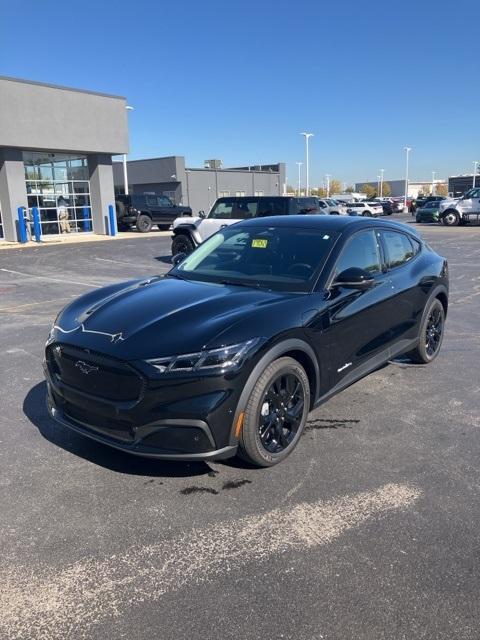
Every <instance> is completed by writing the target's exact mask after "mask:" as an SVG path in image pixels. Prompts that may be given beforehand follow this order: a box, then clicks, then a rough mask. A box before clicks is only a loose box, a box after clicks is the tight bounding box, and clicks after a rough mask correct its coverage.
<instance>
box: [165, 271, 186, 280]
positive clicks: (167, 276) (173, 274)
mask: <svg viewBox="0 0 480 640" xmlns="http://www.w3.org/2000/svg"><path fill="white" fill-rule="evenodd" d="M164 277H165V278H177V280H185V279H186V278H182V276H179V275H178V273H166V274H165V276H164Z"/></svg>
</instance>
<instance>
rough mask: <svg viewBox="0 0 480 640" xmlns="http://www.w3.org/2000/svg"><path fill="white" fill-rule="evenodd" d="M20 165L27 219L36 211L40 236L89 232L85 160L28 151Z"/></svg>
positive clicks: (86, 167) (90, 216)
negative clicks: (23, 182) (24, 189)
mask: <svg viewBox="0 0 480 640" xmlns="http://www.w3.org/2000/svg"><path fill="white" fill-rule="evenodd" d="M23 163H24V166H25V183H26V187H27V198H28V207H29V214H30V219H32V208H33V207H37V208H38V211H39V214H40V224H41V227H42V234H44V235H48V234H63V233H81V232H86V231H92V209H91V202H90V182H89V180H88V177H89V176H88V165H87V158H86V156H83V155H79V154H74V155H67V154H61V153H48V152H36V151H28V152H24V154H23Z"/></svg>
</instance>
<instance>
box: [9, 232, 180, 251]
mask: <svg viewBox="0 0 480 640" xmlns="http://www.w3.org/2000/svg"><path fill="white" fill-rule="evenodd" d="M170 235H171V231H158V230H154V231H149V232H148V233H139V232H138V231H121V232H119V233H117V235H116V236H106V235H99V234H96V233H69V234H63V235H45V236H42V240H41V242H35V241H30V242H25V243H24V244H22V243H21V242H7V241H6V240H3V238H0V251H1V250H2V249H28V248H32V247H36V248H38V247H42V246H44V247H45V246H51V245H52V244H60V245H65V244H79V243H82V242H109V241H113V242H114V241H115V240H122V239H132V238H133V239H140V238H152V237H154V236H157V237H160V238H162V237H165V236H167V237H168V236H170Z"/></svg>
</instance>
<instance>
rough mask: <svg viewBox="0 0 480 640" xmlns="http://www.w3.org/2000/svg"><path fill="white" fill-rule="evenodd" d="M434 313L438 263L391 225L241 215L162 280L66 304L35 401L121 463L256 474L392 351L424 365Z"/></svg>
mask: <svg viewBox="0 0 480 640" xmlns="http://www.w3.org/2000/svg"><path fill="white" fill-rule="evenodd" d="M447 305H448V268H447V263H446V260H445V259H444V258H442V257H440V256H439V255H437V254H436V253H435V252H434V251H433V250H432V249H431V248H430V247H429V246H428V245H427V244H425V243H424V242H423V241H422V240H421V238H419V237H418V236H417V235H416V234H415V232H413V231H410V230H409V229H408V228H407V227H406V226H404V225H401V224H397V223H394V222H390V221H388V222H387V221H377V220H372V219H358V218H350V217H348V218H344V217H331V218H329V217H326V216H318V217H317V216H283V217H272V218H268V219H267V218H256V219H252V220H248V221H244V222H241V223H238V224H235V225H232V226H231V227H229V228H226V229H223V230H221V231H220V232H218V233H217V234H215V235H214V236H212V237H211V238H209V239H208V240H207V241H206V242H204V243H203V244H202V245H201V246H200V247H199V248H198V249H197V250H196V251H194V252H193V253H192V254H190V255H189V256H188V257H183V259H182V257H178V256H177V257H176V264H175V266H174V267H173V268H172V269H171V271H170V272H169V273H167V274H166V275H165V276H164V277H153V278H150V279H148V280H146V279H142V280H137V281H134V282H126V283H120V284H113V285H111V286H108V287H105V288H103V289H99V290H95V291H92V292H90V293H87V294H86V295H84V296H82V297H81V298H78V299H77V300H75V301H74V302H72V303H71V304H69V305H68V306H67V307H66V308H65V309H64V310H63V311H62V312H61V313H60V314H59V316H58V317H57V319H56V320H55V323H54V325H53V327H52V329H51V332H50V336H49V338H48V341H47V346H46V358H45V373H46V378H47V383H48V384H47V387H48V398H47V404H48V407H49V411H50V413H51V415H52V416H53V417H54V418H55V419H57V420H58V421H59V422H61V423H62V424H63V425H65V426H67V427H69V428H71V429H74V430H75V431H78V432H80V433H82V434H84V435H85V436H88V437H90V438H93V439H94V440H97V441H98V442H102V443H105V444H107V445H110V446H112V447H117V448H118V449H122V450H124V451H128V452H131V453H134V454H138V455H143V456H149V457H157V458H165V459H184V460H195V459H201V460H210V459H218V458H227V457H229V456H233V455H235V454H236V453H238V454H239V455H240V456H242V457H243V458H245V459H246V460H248V461H250V462H252V463H254V464H256V465H259V466H270V465H273V464H276V463H278V462H280V461H281V460H283V459H284V458H285V457H286V456H287V455H288V454H289V453H290V452H291V451H292V450H293V449H294V447H295V445H296V444H297V442H298V440H299V438H300V436H301V433H302V430H303V428H304V426H305V423H306V421H307V416H308V413H309V411H311V410H312V409H313V408H314V407H317V406H318V405H319V404H320V403H322V402H324V401H325V400H326V399H328V398H329V397H330V396H332V395H333V394H335V393H337V392H338V391H340V390H341V389H343V388H345V387H346V386H348V385H350V384H351V383H353V382H354V381H355V380H358V379H359V378H360V377H362V376H364V375H366V374H367V373H369V372H371V371H373V370H374V369H376V368H378V367H379V366H380V365H382V364H384V363H385V362H387V361H388V360H389V359H390V358H392V357H394V356H397V355H399V354H408V356H409V357H410V358H411V359H412V360H413V361H415V362H417V363H429V362H431V361H432V360H433V359H434V358H435V357H436V356H437V354H438V352H439V349H440V346H441V343H442V338H443V330H444V322H445V316H446V312H447Z"/></svg>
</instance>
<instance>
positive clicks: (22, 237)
mask: <svg viewBox="0 0 480 640" xmlns="http://www.w3.org/2000/svg"><path fill="white" fill-rule="evenodd" d="M24 210H25V207H18V209H17V213H18V239H19V241H20V242H21V243H22V244H25V242H26V241H27V223H26V222H25V214H24Z"/></svg>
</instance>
